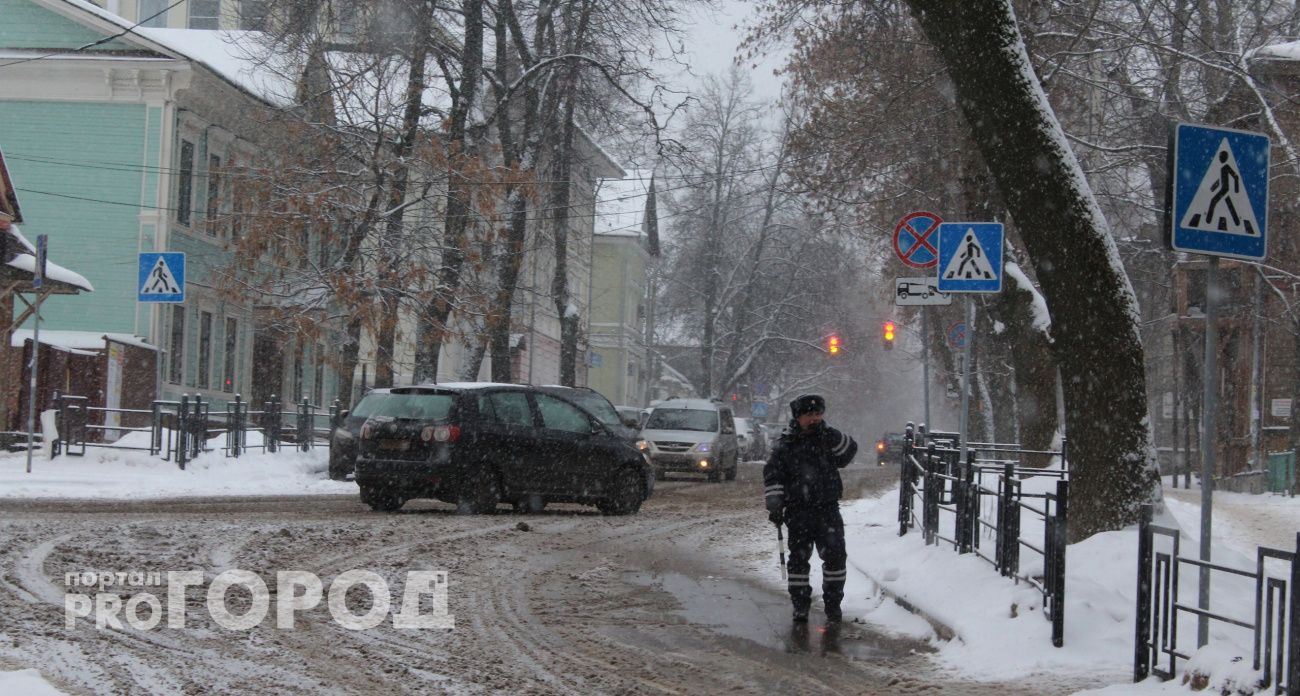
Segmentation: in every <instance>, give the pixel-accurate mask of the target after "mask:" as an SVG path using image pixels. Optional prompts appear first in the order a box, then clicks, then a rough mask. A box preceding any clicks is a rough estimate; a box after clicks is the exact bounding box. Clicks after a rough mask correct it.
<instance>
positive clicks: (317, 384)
mask: <svg viewBox="0 0 1300 696" xmlns="http://www.w3.org/2000/svg"><path fill="white" fill-rule="evenodd" d="M323 355H325V351H324V350H323V349H322V348H321V347H320V346H316V375H315V380H314V381H313V382H312V385H311V386H312V396H313V397H315V399H314V400H313V401H312V403H314V404H316V405H317V406H319V405H320V404H322V403H323V402H324V401H325V360H324V358H322V357H321V356H323Z"/></svg>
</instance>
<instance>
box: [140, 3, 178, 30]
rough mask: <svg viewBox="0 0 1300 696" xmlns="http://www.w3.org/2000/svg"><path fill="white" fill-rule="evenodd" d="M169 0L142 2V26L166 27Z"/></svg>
mask: <svg viewBox="0 0 1300 696" xmlns="http://www.w3.org/2000/svg"><path fill="white" fill-rule="evenodd" d="M170 4H171V3H170V2H168V1H167V0H140V26H143V27H166V26H167V6H168V5H170Z"/></svg>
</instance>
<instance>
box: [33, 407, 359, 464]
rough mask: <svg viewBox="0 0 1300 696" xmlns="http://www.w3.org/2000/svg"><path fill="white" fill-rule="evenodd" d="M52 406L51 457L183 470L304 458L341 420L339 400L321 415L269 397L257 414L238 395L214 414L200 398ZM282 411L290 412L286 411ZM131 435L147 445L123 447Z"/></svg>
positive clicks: (319, 409) (309, 409)
mask: <svg viewBox="0 0 1300 696" xmlns="http://www.w3.org/2000/svg"><path fill="white" fill-rule="evenodd" d="M54 402H55V411H56V414H57V419H58V437H57V438H55V439H54V441H53V447H54V453H55V454H59V453H60V452H66V453H67V454H69V455H73V456H84V455H85V454H86V448H87V447H100V448H109V449H124V450H139V451H147V452H149V454H151V455H155V456H161V457H163V459H164V460H167V461H173V460H174V461H175V462H176V464H177V466H179V467H180V468H181V469H184V468H185V464H186V462H188V461H190V460H193V459H194V458H195V457H197V456H199V455H201V454H203V453H205V452H211V451H217V450H219V451H220V452H221V453H222V454H224V455H225V456H227V457H238V456H240V455H241V454H243V453H244V452H247V451H248V450H251V449H260V450H262V451H264V452H279V451H282V450H300V451H304V452H305V451H308V450H311V449H313V448H314V447H316V446H319V445H323V444H327V443H328V442H329V437H330V433H331V432H333V430H334V428H336V427H337V426H338V424H339V423H340V422H341V420H342V418H341V414H342V410H341V407H340V404H339V401H338V400H337V399H335V401H334V403H333V404H331V405H330V406H329V407H328V408H326V409H322V408H321V407H320V406H317V405H315V404H312V403H311V402H309V401H308V400H307V399H306V398H304V399H303V400H302V401H301V402H300V403H297V404H294V403H289V404H283V403H281V402H280V400H279V399H277V398H276V397H274V396H272V397H271V399H270V400H269V401H267V402H265V403H263V404H262V408H261V409H260V410H253V409H250V408H249V404H248V403H247V402H245V401H244V400H243V397H242V396H241V395H239V394H236V395H235V397H234V399H233V400H232V401H230V402H228V403H227V404H226V405H225V410H224V411H215V412H214V411H213V410H212V403H211V402H210V401H206V400H204V399H203V398H202V397H201V396H199V395H194V396H192V397H191V396H189V395H185V396H182V397H181V399H180V401H164V400H158V401H154V402H153V403H152V404H151V406H150V408H149V409H121V408H106V407H97V406H89V405H88V404H89V401H88V399H87V398H86V397H84V396H76V395H71V394H59V393H56V394H55V400H54ZM285 406H288V407H289V408H291V409H292V410H285ZM133 432H147V433H149V440H148V444H147V445H144V444H133V441H129V442H122V438H123V436H124V435H128V434H130V433H133ZM250 433H258V434H260V435H261V438H260V440H261V444H253V445H250V444H248V443H249V434H250ZM222 434H224V435H225V444H224V446H222V447H213V446H212V443H213V441H214V440H217V439H219V438H220V436H221V435H222Z"/></svg>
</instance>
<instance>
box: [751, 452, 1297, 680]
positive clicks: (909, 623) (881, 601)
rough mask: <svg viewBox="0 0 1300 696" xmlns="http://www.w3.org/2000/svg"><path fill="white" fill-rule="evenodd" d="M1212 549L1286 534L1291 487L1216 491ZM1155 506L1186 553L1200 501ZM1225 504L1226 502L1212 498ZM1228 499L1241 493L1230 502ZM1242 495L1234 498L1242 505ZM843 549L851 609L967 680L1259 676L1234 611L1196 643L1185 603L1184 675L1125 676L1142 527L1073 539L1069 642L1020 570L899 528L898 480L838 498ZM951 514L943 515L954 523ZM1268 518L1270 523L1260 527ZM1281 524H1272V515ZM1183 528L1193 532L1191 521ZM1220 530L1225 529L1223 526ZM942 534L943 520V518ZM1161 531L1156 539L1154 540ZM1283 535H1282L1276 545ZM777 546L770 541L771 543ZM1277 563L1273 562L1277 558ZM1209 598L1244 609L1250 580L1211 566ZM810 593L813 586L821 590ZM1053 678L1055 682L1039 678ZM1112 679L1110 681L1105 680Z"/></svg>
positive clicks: (1191, 583)
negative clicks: (1177, 532)
mask: <svg viewBox="0 0 1300 696" xmlns="http://www.w3.org/2000/svg"><path fill="white" fill-rule="evenodd" d="M1052 485H1054V481H1053V480H1051V479H1046V478H1042V479H1030V480H1029V481H1027V482H1026V483H1025V490H1026V492H1030V491H1031V490H1032V491H1033V492H1040V491H1042V490H1046V489H1048V488H1049V487H1050V486H1052ZM1216 496H1217V500H1216V505H1215V509H1216V512H1215V514H1216V517H1215V529H1216V537H1215V540H1214V542H1215V543H1214V549H1213V554H1214V561H1215V562H1216V563H1220V564H1224V565H1227V566H1231V567H1234V568H1241V569H1246V570H1252V571H1253V569H1254V553H1255V552H1254V549H1255V546H1256V545H1257V544H1258V543H1259V542H1258V540H1259V539H1260V538H1261V534H1264V533H1266V532H1270V531H1272V532H1275V533H1276V535H1275V538H1284V536H1285V535H1286V534H1290V535H1291V538H1294V529H1295V528H1296V526H1295V522H1297V521H1300V501H1297V500H1295V499H1290V498H1281V497H1276V496H1274V497H1269V496H1245V495H1240V494H1238V495H1237V496H1236V497H1239V498H1242V500H1235V499H1234V497H1233V496H1230V495H1226V494H1216ZM1169 503H1170V504H1169V508H1168V511H1167V512H1166V513H1164V515H1163V516H1162V517H1161V518H1160V519H1159V520H1157V522H1158V523H1159V524H1162V525H1165V526H1172V527H1175V528H1179V529H1181V530H1185V531H1184V533H1183V535H1182V538H1181V542H1180V543H1181V544H1182V553H1184V554H1189V555H1193V556H1194V555H1195V553H1196V549H1197V548H1198V540H1197V538H1196V536H1195V532H1196V530H1197V529H1198V528H1199V527H1198V521H1197V520H1198V516H1199V508H1198V507H1197V506H1195V505H1192V504H1188V503H1182V502H1179V501H1177V500H1171V501H1169ZM1220 504H1222V505H1223V506H1224V508H1223V509H1222V510H1221V509H1220ZM1234 506H1236V507H1234ZM1261 507H1263V508H1266V509H1267V510H1268V512H1269V514H1267V515H1260V516H1259V519H1261V520H1272V523H1271V526H1270V525H1269V523H1267V522H1259V523H1257V524H1255V525H1253V526H1252V525H1249V524H1246V523H1244V522H1243V519H1253V518H1243V517H1242V515H1243V514H1244V513H1242V512H1241V510H1245V509H1260V508H1261ZM1237 508H1240V510H1239V509H1237ZM842 512H843V515H844V524H845V534H846V537H847V540H848V547H849V548H848V551H849V582H848V586H847V595H846V597H845V602H844V609H845V613H846V615H847V618H850V619H853V620H857V621H861V622H863V623H866V624H869V625H872V626H873V627H874V628H878V629H881V630H883V631H885V632H886V633H890V634H895V635H902V636H907V637H912V638H917V639H921V640H929V641H930V642H931V644H932V645H933V646H934V647H935V648H936V652H935V653H933V654H932V656H931V659H933V660H935V661H936V662H937V663H938V664H939V665H940V666H941V667H943V668H945V669H947V670H949V671H950V672H952V673H953V674H954V675H955V676H958V677H962V678H967V679H971V680H974V681H1018V682H1022V683H1041V684H1044V686H1045V690H1057V689H1060V688H1063V687H1064V688H1074V689H1077V688H1081V687H1087V686H1090V685H1095V686H1096V687H1104V688H1097V689H1095V690H1091V691H1084V692H1078V693H1086V694H1104V695H1107V696H1112V695H1117V694H1139V695H1140V694H1166V693H1187V690H1188V688H1189V687H1188V686H1187V685H1185V684H1183V683H1182V677H1183V675H1186V674H1188V673H1190V672H1196V673H1200V674H1202V675H1205V678H1206V679H1207V680H1208V685H1209V687H1210V690H1209V691H1207V693H1219V692H1220V690H1224V689H1226V690H1227V691H1228V692H1233V693H1236V691H1235V690H1237V689H1240V690H1241V691H1240V692H1241V693H1251V690H1250V689H1251V686H1250V685H1251V684H1253V683H1254V682H1255V681H1256V680H1257V679H1258V677H1259V674H1257V673H1256V672H1255V671H1254V670H1253V669H1251V664H1250V663H1251V654H1252V646H1251V635H1250V633H1249V632H1248V631H1246V630H1244V629H1240V628H1238V627H1234V626H1231V625H1229V624H1225V623H1221V622H1216V623H1212V624H1211V642H1210V645H1208V646H1207V647H1206V648H1205V649H1204V650H1199V651H1198V650H1196V648H1195V646H1196V635H1195V633H1196V621H1195V619H1194V617H1192V616H1191V615H1190V614H1186V613H1181V614H1180V616H1179V624H1180V625H1179V649H1180V650H1183V651H1185V652H1189V653H1192V655H1193V658H1192V659H1191V660H1189V661H1179V663H1178V667H1177V669H1178V672H1179V675H1180V677H1179V678H1177V679H1174V680H1173V681H1171V682H1167V683H1166V682H1161V681H1160V680H1158V679H1148V680H1146V681H1144V682H1142V683H1139V684H1134V683H1132V682H1131V679H1132V673H1133V636H1134V625H1135V616H1136V603H1137V599H1136V585H1137V541H1138V539H1137V528H1136V527H1130V528H1128V529H1124V530H1121V531H1115V532H1106V533H1102V534H1097V535H1094V536H1092V537H1090V538H1088V539H1085V540H1084V541H1081V542H1079V543H1076V544H1072V545H1070V547H1069V550H1068V553H1067V562H1066V609H1065V617H1066V618H1065V647H1063V648H1054V647H1052V643H1051V624H1050V622H1049V621H1047V620H1046V618H1045V617H1044V615H1043V606H1042V597H1041V595H1040V594H1039V593H1038V591H1037V590H1036V589H1034V588H1033V587H1031V586H1029V585H1027V584H1026V583H1024V582H1020V583H1019V584H1017V583H1016V582H1014V581H1013V580H1010V579H1007V578H1003V577H1001V576H999V575H998V574H997V572H996V571H995V570H994V568H993V566H992V565H991V564H989V563H988V562H986V561H984V560H982V559H980V558H977V557H976V556H974V555H971V554H967V555H958V554H957V553H956V552H955V551H953V550H952V547H951V546H948V545H945V544H944V543H943V542H941V543H940V545H938V546H926V545H925V544H924V543H923V542H922V541H921V536H920V532H919V531H917V530H910V531H909V532H908V533H907V534H906V535H905V536H902V537H900V536H898V522H897V515H898V491H897V488H894V489H893V490H890V491H889V492H887V493H884V494H882V495H880V496H879V497H875V498H867V499H862V500H856V501H849V502H846V503H845V504H844V505H843V506H842ZM951 517H952V516H951V515H950V514H948V513H943V514H941V516H940V518H941V521H942V522H943V523H944V524H945V525H949V526H950V525H951ZM1030 517H1031V516H1026V518H1025V524H1024V527H1023V529H1022V533H1023V535H1024V538H1025V539H1026V540H1027V541H1031V542H1032V543H1034V544H1035V545H1039V544H1040V543H1041V534H1042V524H1041V522H1038V523H1035V524H1030V519H1029V518H1030ZM1265 527H1267V529H1265ZM1271 527H1276V529H1275V530H1274V529H1271ZM1188 530H1190V532H1191V533H1190V534H1189V533H1188ZM1221 532H1222V533H1221ZM944 534H945V535H946V536H951V528H949V529H948V530H947V531H946V532H944ZM981 546H982V549H983V552H984V553H985V555H991V554H992V547H993V539H992V537H991V536H987V537H985V538H982V539H981ZM1164 546H1167V542H1164V541H1161V540H1157V548H1158V549H1160V548H1162V547H1164ZM1283 548H1288V547H1283ZM772 555H773V556H775V552H773V554H772ZM772 560H773V562H772V563H771V564H763V565H762V567H770V568H772V569H773V570H770V571H768V572H767V573H766V575H768V577H769V581H770V582H771V583H772V585H774V586H783V585H784V583H782V582H781V580H780V576H779V573H778V572H777V571H776V570H775V558H773V559H772ZM1041 569H1042V560H1041V557H1039V556H1038V554H1036V553H1034V552H1033V551H1031V550H1029V549H1022V552H1021V570H1022V571H1023V572H1027V573H1038V572H1041ZM812 570H813V572H812V575H813V579H812V582H813V586H814V588H817V589H818V590H819V588H820V586H821V581H820V564H819V563H818V562H817V561H816V560H814V562H813V566H812ZM1276 570H1277V569H1275V571H1276ZM1183 576H1184V577H1183V588H1182V591H1181V593H1180V595H1181V600H1182V601H1184V602H1185V603H1194V602H1195V594H1196V585H1195V582H1196V581H1195V574H1194V569H1192V568H1191V567H1190V566H1187V567H1184V573H1183ZM1211 587H1212V600H1211V603H1212V607H1213V608H1214V611H1215V612H1216V613H1222V614H1226V615H1228V616H1232V617H1235V618H1239V619H1243V620H1253V612H1254V591H1253V582H1252V581H1250V580H1247V579H1244V578H1234V577H1233V576H1229V575H1227V574H1223V573H1216V574H1215V576H1214V579H1213V581H1212V585H1211ZM879 588H883V589H885V590H887V591H888V594H892V595H894V596H896V597H898V598H899V599H901V600H903V601H904V602H906V603H907V604H909V605H911V606H912V607H914V608H915V610H916V611H918V612H919V613H920V614H921V615H924V616H925V617H928V618H929V619H930V620H932V621H934V622H936V623H938V624H942V625H943V626H945V627H946V628H948V629H951V632H952V634H953V637H952V638H951V639H945V638H940V637H938V636H937V635H936V634H935V632H934V631H933V630H931V627H930V625H929V624H928V623H927V622H926V621H925V620H923V619H922V618H920V616H918V615H916V614H913V613H910V612H907V611H904V610H903V609H902V608H900V606H899V605H898V604H897V603H895V602H893V601H890V600H889V599H887V597H886V595H885V594H884V593H882V592H880V591H879ZM816 594H820V592H819V591H816ZM1048 684H1051V685H1053V686H1054V687H1055V688H1053V689H1046V685H1048ZM1108 684H1109V685H1111V686H1105V685H1108Z"/></svg>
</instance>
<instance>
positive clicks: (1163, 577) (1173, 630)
mask: <svg viewBox="0 0 1300 696" xmlns="http://www.w3.org/2000/svg"><path fill="white" fill-rule="evenodd" d="M1152 511H1153V508H1152V506H1151V504H1149V503H1148V504H1146V505H1143V506H1142V515H1141V519H1140V522H1139V525H1138V572H1137V622H1136V627H1135V628H1136V631H1135V633H1136V636H1135V640H1134V647H1133V681H1135V682H1136V681H1141V680H1143V679H1146V678H1147V677H1148V676H1151V675H1155V676H1157V677H1160V678H1161V679H1164V680H1166V681H1167V680H1170V679H1173V678H1174V677H1175V676H1176V667H1177V663H1178V660H1187V659H1190V654H1189V653H1186V652H1182V651H1180V650H1179V647H1178V637H1179V636H1178V617H1179V615H1180V613H1184V614H1190V615H1192V616H1194V617H1197V619H1198V621H1199V620H1200V619H1201V618H1202V617H1203V618H1205V619H1207V620H1208V621H1213V622H1218V623H1221V624H1228V625H1232V626H1237V627H1240V628H1244V629H1246V630H1248V631H1250V632H1251V635H1252V643H1253V659H1254V661H1253V663H1252V667H1253V668H1254V669H1256V670H1263V677H1262V679H1261V680H1260V683H1259V684H1258V688H1260V689H1267V688H1268V687H1270V686H1272V687H1273V693H1276V694H1293V695H1295V694H1300V563H1297V562H1296V559H1297V558H1300V534H1296V548H1295V550H1294V551H1282V550H1279V549H1271V548H1267V547H1263V546H1260V547H1257V548H1256V549H1255V570H1254V571H1253V572H1252V571H1249V570H1245V569H1241V568H1232V567H1229V566H1225V565H1220V564H1216V563H1208V562H1205V561H1201V560H1199V559H1197V558H1187V557H1184V556H1182V555H1181V554H1180V553H1179V552H1180V550H1181V548H1180V544H1179V538H1180V535H1179V531H1178V530H1177V529H1171V528H1169V527H1164V526H1161V525H1157V524H1154V523H1153V522H1152ZM1157 537H1159V538H1163V539H1167V540H1168V541H1169V544H1168V545H1167V548H1166V550H1157V549H1156V539H1157ZM1270 559H1271V560H1274V561H1279V562H1281V563H1284V564H1285V565H1286V569H1285V571H1284V572H1282V573H1276V574H1272V575H1270V574H1269V572H1268V568H1266V561H1268V560H1270ZM1182 564H1187V565H1191V566H1195V567H1197V568H1198V569H1209V570H1210V571H1216V572H1219V573H1226V574H1228V575H1231V576H1236V577H1242V578H1247V579H1249V580H1251V581H1253V582H1254V584H1255V612H1254V617H1253V619H1243V618H1241V617H1233V616H1227V615H1226V614H1222V613H1216V612H1213V611H1210V610H1209V609H1201V608H1199V607H1195V606H1191V605H1188V604H1182V603H1181V602H1180V601H1179V580H1180V579H1181V575H1182V574H1181V573H1180V572H1179V571H1180V568H1181V565H1182ZM1199 575H1200V572H1199V570H1198V572H1197V573H1196V574H1194V575H1193V577H1197V576H1199ZM1195 587H1198V586H1196V585H1194V588H1195Z"/></svg>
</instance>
